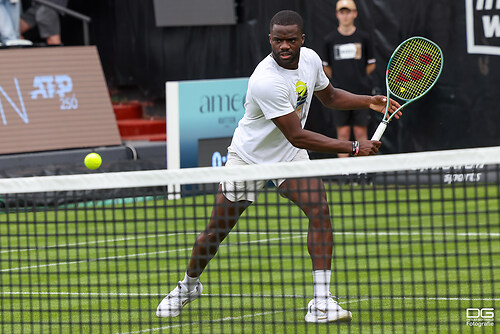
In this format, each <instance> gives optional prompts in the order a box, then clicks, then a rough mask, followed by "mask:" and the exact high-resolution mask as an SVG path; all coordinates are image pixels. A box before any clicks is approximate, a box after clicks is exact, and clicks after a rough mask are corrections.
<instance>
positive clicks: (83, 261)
mask: <svg viewBox="0 0 500 334" xmlns="http://www.w3.org/2000/svg"><path fill="white" fill-rule="evenodd" d="M304 234H305V233H304ZM295 238H302V234H300V235H298V236H292V237H289V238H270V239H262V240H252V241H247V242H240V243H239V244H240V245H250V244H255V243H261V242H269V241H278V240H284V239H295ZM228 246H231V243H229V244H222V245H221V246H220V247H228ZM191 249H192V247H189V248H181V249H179V248H178V249H171V250H164V251H157V252H147V253H139V254H126V255H117V256H106V257H99V258H94V259H88V260H80V261H69V262H55V263H47V264H40V265H35V266H25V267H18V268H6V269H2V270H0V272H9V271H19V270H26V269H36V268H47V267H54V266H63V265H71V264H78V263H87V262H97V261H103V260H118V259H124V258H129V257H141V256H149V255H158V254H167V253H173V252H182V251H189V250H191Z"/></svg>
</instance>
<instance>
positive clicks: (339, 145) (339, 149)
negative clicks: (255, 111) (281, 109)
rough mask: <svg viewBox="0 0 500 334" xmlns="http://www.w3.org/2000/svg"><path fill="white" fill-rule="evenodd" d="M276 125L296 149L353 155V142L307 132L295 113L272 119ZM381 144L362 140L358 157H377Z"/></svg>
mask: <svg viewBox="0 0 500 334" xmlns="http://www.w3.org/2000/svg"><path fill="white" fill-rule="evenodd" d="M272 120H273V122H274V124H275V125H276V126H277V127H278V129H280V131H281V132H282V133H283V135H285V137H286V139H288V141H289V142H290V143H291V144H292V145H293V146H295V147H298V148H303V149H306V150H309V151H314V152H323V153H352V142H351V141H344V140H338V139H333V138H330V137H327V136H324V135H322V134H319V133H316V132H313V131H309V130H305V129H303V128H302V126H301V124H300V120H299V118H298V117H297V115H296V114H295V113H294V112H291V113H289V114H287V115H284V116H280V117H276V118H273V119H272ZM380 144H381V142H379V141H371V140H362V141H360V142H359V154H358V155H375V154H377V152H378V149H379V147H380Z"/></svg>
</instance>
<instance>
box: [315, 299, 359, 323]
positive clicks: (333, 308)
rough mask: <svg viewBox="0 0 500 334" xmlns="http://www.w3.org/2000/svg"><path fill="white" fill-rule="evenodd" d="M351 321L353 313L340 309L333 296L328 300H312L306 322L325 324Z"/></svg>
mask: <svg viewBox="0 0 500 334" xmlns="http://www.w3.org/2000/svg"><path fill="white" fill-rule="evenodd" d="M351 319H352V313H351V312H350V311H347V310H344V309H343V308H342V307H340V305H339V304H338V303H337V302H336V301H335V300H334V299H333V297H332V295H331V294H330V295H329V296H328V299H323V300H319V299H312V300H311V301H310V302H309V304H308V305H307V314H306V317H305V320H306V322H315V323H324V322H333V321H351Z"/></svg>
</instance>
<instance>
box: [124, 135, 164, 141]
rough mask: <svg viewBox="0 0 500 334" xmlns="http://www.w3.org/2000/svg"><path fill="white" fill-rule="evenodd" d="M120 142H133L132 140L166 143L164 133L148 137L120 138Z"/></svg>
mask: <svg viewBox="0 0 500 334" xmlns="http://www.w3.org/2000/svg"><path fill="white" fill-rule="evenodd" d="M122 140H126V141H134V140H141V141H164V142H166V141H167V134H166V133H155V134H148V135H137V136H122Z"/></svg>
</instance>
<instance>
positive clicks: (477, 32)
mask: <svg viewBox="0 0 500 334" xmlns="http://www.w3.org/2000/svg"><path fill="white" fill-rule="evenodd" d="M465 8H466V9H465V10H466V26H467V52H468V53H472V54H485V55H497V56H500V0H465Z"/></svg>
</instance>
